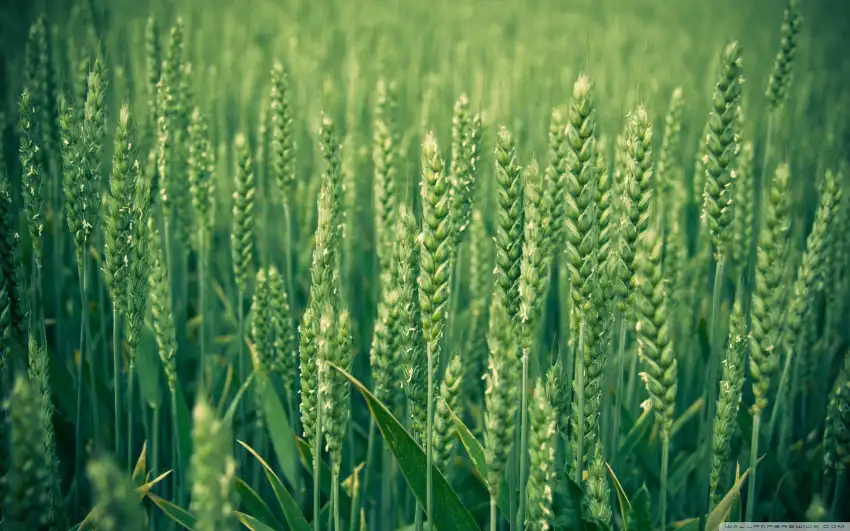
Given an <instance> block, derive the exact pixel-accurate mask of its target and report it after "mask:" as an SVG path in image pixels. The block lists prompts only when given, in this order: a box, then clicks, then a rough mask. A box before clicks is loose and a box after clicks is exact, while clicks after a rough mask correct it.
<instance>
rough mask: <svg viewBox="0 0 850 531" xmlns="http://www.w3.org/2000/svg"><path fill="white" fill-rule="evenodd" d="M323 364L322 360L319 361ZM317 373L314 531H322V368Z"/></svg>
mask: <svg viewBox="0 0 850 531" xmlns="http://www.w3.org/2000/svg"><path fill="white" fill-rule="evenodd" d="M317 363H321V360H319V361H317ZM316 372H317V373H318V374H319V383H318V385H316V429H315V431H314V432H313V439H314V441H313V531H320V530H321V528H322V524H321V522H320V521H319V516H320V513H321V509H322V506H321V475H322V467H321V466H320V463H321V461H320V459H321V458H322V408H323V407H324V406H323V405H322V384H321V374H322V370H321V367H318V368H317V370H316Z"/></svg>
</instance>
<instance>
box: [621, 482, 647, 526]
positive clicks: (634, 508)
mask: <svg viewBox="0 0 850 531" xmlns="http://www.w3.org/2000/svg"><path fill="white" fill-rule="evenodd" d="M650 504H651V501H650V499H649V490H647V488H646V485H643V486H641V488H640V490H638V491H637V494H635V496H634V499H633V500H632V504H631V515H632V517H631V518H630V519H629V525H628V526H627V527H626V529H628V530H629V531H652V516H651V515H650Z"/></svg>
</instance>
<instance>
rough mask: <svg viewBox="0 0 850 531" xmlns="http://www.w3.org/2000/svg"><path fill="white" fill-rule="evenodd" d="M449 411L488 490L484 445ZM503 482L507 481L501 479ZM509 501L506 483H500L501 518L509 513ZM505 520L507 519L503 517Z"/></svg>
mask: <svg viewBox="0 0 850 531" xmlns="http://www.w3.org/2000/svg"><path fill="white" fill-rule="evenodd" d="M449 413H450V414H451V416H452V420H453V421H454V423H455V431H456V432H457V435H458V437H459V438H460V442H461V443H463V447H464V448H466V453H467V454H468V455H469V458H470V459H471V460H472V464H473V466H474V467H475V472H476V476H477V477H478V479H479V480H481V483H483V484H484V487H486V488H487V490H488V491H489V490H490V485H489V484H488V483H487V470H488V469H487V459H486V458H485V457H484V447H483V446H482V445H481V443H480V442H479V441H478V439H476V438H475V435H473V434H472V432H471V431H469V428H467V427H466V424H464V423H463V421H462V420H460V419H459V418H458V417H457V415H455V413H454V411H452V410H449ZM503 483H507V482H506V481H504V480H503ZM509 505H510V501H509V500H508V489H507V487H506V485H502V488H501V489H500V494H499V512H501V514H502V518H504V517H505V516H504V515H506V514H509V512H508V509H509ZM505 521H506V522H507V519H505Z"/></svg>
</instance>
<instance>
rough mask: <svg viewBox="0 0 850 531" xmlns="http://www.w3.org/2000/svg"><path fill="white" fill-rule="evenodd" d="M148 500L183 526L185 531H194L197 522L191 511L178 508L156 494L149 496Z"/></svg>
mask: <svg viewBox="0 0 850 531" xmlns="http://www.w3.org/2000/svg"><path fill="white" fill-rule="evenodd" d="M148 499H149V500H150V501H152V502H153V503H154V505H156V506H157V507H159V508H160V509H161V510H162V512H163V513H165V516H167V517H169V518H171V520H173V521H174V522H177V523H178V524H179V525H181V526H183V527H184V528H185V529H188V530H189V531H194V529H195V523H196V522H197V520H196V519H195V517H194V516H192V514H191V513H189V511H187V510H186V509H183V508H181V507H178V506H176V505H174V504H173V503H171V502H170V501H168V500H166V499H163V498H160V497H159V496H157V495H156V494H150V493H149V494H148Z"/></svg>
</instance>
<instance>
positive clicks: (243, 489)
mask: <svg viewBox="0 0 850 531" xmlns="http://www.w3.org/2000/svg"><path fill="white" fill-rule="evenodd" d="M236 492H237V493H239V501H240V502H241V504H242V507H244V508H245V509H247V510H248V512H250V513H251V514H252V515H254V518H257V519H258V520H260V521H262V522H263V523H264V524H266V525H269V526H271V527H272V529H276V530H277V531H283V530H284V529H285V527H284V526H283V524H281V523H280V522H279V521H278V520H277V518H275V516H274V514H273V513H272V510H271V509H269V506H268V505H266V502H264V501H263V499H262V498H260V496H259V494H257V493H256V492H254V489H252V488H251V487H249V486H248V484H247V483H245V482H244V481H242V479H240V478H236Z"/></svg>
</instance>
